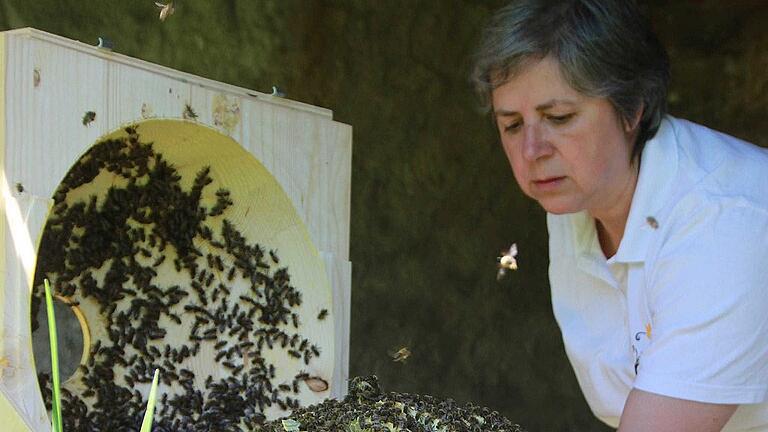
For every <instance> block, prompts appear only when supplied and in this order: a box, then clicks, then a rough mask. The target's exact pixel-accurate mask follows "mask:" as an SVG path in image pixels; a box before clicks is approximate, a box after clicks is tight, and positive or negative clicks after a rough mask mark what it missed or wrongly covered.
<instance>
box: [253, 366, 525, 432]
mask: <svg viewBox="0 0 768 432" xmlns="http://www.w3.org/2000/svg"><path fill="white" fill-rule="evenodd" d="M291 429H294V430H301V431H309V432H336V431H348V432H399V431H411V432H467V431H484V432H485V431H498V432H523V429H522V428H521V427H520V426H519V425H517V424H514V423H512V422H511V421H509V420H508V419H507V418H505V417H504V416H502V415H501V414H499V413H498V412H497V411H492V410H490V409H488V408H484V407H479V406H476V405H473V404H467V405H460V404H458V403H456V402H455V401H454V400H452V399H445V400H441V399H438V398H435V397H432V396H428V395H423V396H422V395H415V394H409V393H396V392H389V393H382V392H381V389H380V387H379V383H378V380H377V378H376V376H375V375H372V376H368V377H355V378H353V379H352V380H351V381H350V384H349V393H348V394H347V396H346V397H345V398H344V400H342V401H338V400H332V399H329V400H326V401H324V402H322V403H319V404H316V405H312V406H309V407H304V408H300V409H297V410H295V411H293V413H291V416H290V417H288V418H284V419H278V420H275V421H271V422H268V423H266V424H264V426H263V427H262V429H261V430H262V431H264V432H283V431H287V430H291Z"/></svg>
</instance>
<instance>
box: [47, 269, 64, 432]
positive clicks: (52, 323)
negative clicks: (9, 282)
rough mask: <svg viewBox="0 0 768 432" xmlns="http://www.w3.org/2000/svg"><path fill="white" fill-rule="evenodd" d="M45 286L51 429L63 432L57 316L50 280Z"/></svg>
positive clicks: (54, 431)
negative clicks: (50, 387)
mask: <svg viewBox="0 0 768 432" xmlns="http://www.w3.org/2000/svg"><path fill="white" fill-rule="evenodd" d="M43 284H44V285H45V305H46V308H47V311H48V336H49V339H50V342H51V379H52V380H53V399H52V402H51V416H52V417H53V418H52V419H51V428H52V429H53V432H63V431H64V428H63V426H62V425H61V386H60V382H59V347H58V343H57V342H56V316H55V315H54V313H53V297H52V296H51V286H50V284H49V283H48V279H45V280H43Z"/></svg>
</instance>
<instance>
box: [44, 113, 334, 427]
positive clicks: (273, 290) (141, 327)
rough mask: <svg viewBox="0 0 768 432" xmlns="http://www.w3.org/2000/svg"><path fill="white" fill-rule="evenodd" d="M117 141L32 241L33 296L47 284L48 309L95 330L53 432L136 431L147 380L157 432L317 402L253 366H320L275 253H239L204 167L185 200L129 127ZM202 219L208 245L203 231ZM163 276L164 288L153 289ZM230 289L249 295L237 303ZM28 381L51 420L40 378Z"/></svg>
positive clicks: (310, 380)
mask: <svg viewBox="0 0 768 432" xmlns="http://www.w3.org/2000/svg"><path fill="white" fill-rule="evenodd" d="M125 132H126V134H127V136H125V137H123V138H116V139H108V140H105V141H102V142H99V143H97V144H96V145H95V146H93V147H92V148H91V149H90V150H89V151H88V152H87V153H86V154H85V155H84V156H83V157H82V158H81V159H80V160H79V161H78V162H77V163H76V164H75V165H74V166H73V167H72V168H71V169H70V171H69V172H68V173H67V175H66V176H65V178H64V180H63V181H62V183H61V185H60V186H59V188H58V189H57V191H56V192H55V194H54V197H53V198H54V207H53V210H52V212H51V215H50V217H49V218H48V221H47V224H46V227H45V230H44V232H43V236H42V240H41V245H40V250H39V255H38V265H37V270H36V273H35V286H36V287H38V288H39V287H41V286H42V281H43V279H44V278H48V279H49V280H50V281H51V282H52V286H53V288H54V291H55V293H56V294H57V296H58V297H60V298H63V299H66V300H67V302H68V303H70V304H72V305H78V304H79V305H81V307H85V306H88V307H90V308H91V310H98V311H99V315H100V316H101V317H102V318H103V325H104V326H105V330H106V336H105V337H98V338H95V340H94V341H93V342H92V343H91V345H90V352H89V355H88V357H87V358H88V360H87V362H86V363H85V364H82V365H80V370H79V377H80V380H81V384H82V386H74V387H73V388H75V387H76V388H84V389H85V390H83V391H81V392H75V391H74V390H67V389H66V388H65V389H63V391H62V412H63V421H64V429H65V430H78V431H91V430H134V428H135V427H136V425H139V424H141V419H142V416H143V414H144V407H145V406H146V401H145V400H144V399H143V396H142V394H141V392H139V391H138V390H137V389H136V387H143V386H145V385H147V386H148V383H150V382H151V381H152V376H153V372H154V370H155V369H159V370H160V376H161V377H162V381H163V383H164V386H163V388H162V389H161V392H160V394H159V395H160V396H159V399H158V408H157V410H156V412H155V427H154V429H153V430H155V431H193V430H205V431H208V430H238V429H242V428H247V429H250V428H253V427H256V426H258V425H260V424H262V423H263V422H264V421H265V419H266V417H265V414H264V412H265V410H266V409H267V408H269V407H275V408H278V407H279V408H280V409H282V410H290V409H297V408H299V402H298V399H297V397H296V395H297V394H298V393H300V386H301V385H306V386H308V387H310V388H311V389H312V390H314V391H324V390H327V388H328V383H327V382H326V381H324V380H323V379H322V378H320V377H312V376H310V375H309V374H307V373H306V372H303V371H300V372H299V373H297V374H296V375H295V376H294V377H293V379H292V380H289V381H288V382H276V381H277V380H276V376H277V372H278V365H276V364H274V362H272V361H270V360H268V359H267V358H266V356H265V353H266V351H270V352H272V351H282V352H283V353H285V355H286V356H290V357H291V358H293V359H295V361H296V362H298V363H299V364H301V365H304V366H306V365H310V363H311V362H312V360H313V359H314V358H316V357H318V356H320V354H321V352H320V347H318V346H317V345H315V344H314V343H312V341H310V340H308V339H307V338H305V337H303V336H302V335H301V334H300V333H299V329H300V322H299V319H298V307H299V306H300V305H301V304H302V296H301V292H300V291H299V290H297V289H296V288H295V287H294V286H292V285H291V276H290V274H289V272H288V268H287V267H285V266H280V265H279V261H280V260H279V257H278V255H277V252H276V251H274V250H272V251H270V252H266V251H265V250H266V249H265V248H264V247H262V246H261V245H259V244H255V243H250V242H249V241H248V239H246V238H245V236H244V235H243V234H242V233H241V232H240V231H238V229H237V227H236V225H235V224H234V223H233V222H232V221H230V220H228V219H227V218H226V216H227V209H228V208H229V207H230V206H232V205H233V204H234V201H233V197H232V196H231V194H230V192H229V191H228V190H226V189H219V190H218V191H216V193H215V203H214V204H212V205H211V206H208V205H206V204H205V203H204V200H203V196H204V192H205V189H206V188H207V187H208V186H209V185H210V184H211V183H213V179H212V177H211V175H210V168H209V167H205V168H203V169H201V170H200V171H199V172H197V175H196V177H195V179H194V182H193V183H192V185H191V188H188V189H185V188H184V187H183V186H182V176H181V175H180V173H179V172H178V171H177V169H176V168H175V167H174V166H173V164H171V163H169V162H168V161H167V160H165V159H164V158H163V155H162V154H161V153H158V152H156V151H155V150H154V149H153V145H152V144H151V143H143V142H141V140H140V136H139V133H138V129H137V127H127V128H125ZM104 174H107V175H109V174H111V175H113V176H114V178H115V179H116V180H119V181H113V186H111V187H109V189H108V190H106V191H104V192H103V193H102V194H101V195H99V196H96V195H91V196H90V197H89V199H87V200H77V199H75V198H73V196H76V195H77V194H76V193H75V194H73V192H76V191H78V190H82V189H80V188H84V187H88V185H90V184H92V182H93V181H94V179H96V177H97V176H99V175H104ZM81 195H82V194H81ZM209 195H210V194H209ZM214 219H216V220H218V221H219V222H220V223H218V224H216V225H215V226H220V229H218V230H217V232H215V231H214V230H213V229H212V228H211V226H214V224H209V223H208V222H210V221H211V220H214ZM166 261H167V262H166ZM171 262H172V263H173V264H172V266H171V265H170V263H171ZM168 272H171V273H172V274H173V278H171V280H173V281H174V283H173V284H172V285H168V284H166V283H164V282H162V280H161V279H162V278H159V277H158V275H159V273H163V274H166V275H167V273H168ZM165 280H168V278H166V279H165ZM234 284H240V285H238V287H240V288H242V287H243V286H245V287H247V288H245V289H247V293H246V294H245V295H238V294H242V292H241V291H235V290H234V289H233V286H235V285H234ZM42 294H43V291H42V290H41V289H36V291H35V293H34V295H33V298H32V313H31V317H32V329H33V331H34V330H35V329H36V328H37V327H38V323H37V322H36V321H35V318H34V317H36V316H37V309H38V308H39V307H40V303H41V298H42ZM325 315H327V310H324V312H321V314H320V316H318V317H317V319H319V320H322V319H324V318H325ZM169 334H170V335H174V337H168V336H169ZM178 335H183V336H182V337H178ZM172 340H173V341H182V342H173V341H172ZM205 353H209V354H210V353H213V354H212V355H208V356H206V354H205ZM270 358H272V357H270ZM200 363H210V364H212V365H215V369H217V370H221V371H224V373H221V374H220V375H221V376H223V377H217V378H215V377H214V376H213V375H208V376H196V374H195V372H194V371H193V369H194V368H193V367H190V365H191V364H200ZM291 375H292V373H291ZM38 379H39V384H40V387H41V391H42V394H43V396H44V398H45V399H46V400H45V402H46V404H47V405H48V406H49V407H50V402H51V401H50V395H51V391H50V377H49V376H48V375H47V374H44V373H41V374H39V375H38Z"/></svg>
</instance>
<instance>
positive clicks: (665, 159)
mask: <svg viewBox="0 0 768 432" xmlns="http://www.w3.org/2000/svg"><path fill="white" fill-rule="evenodd" d="M676 140H677V138H676V136H675V130H674V126H673V124H672V121H671V117H666V118H664V120H662V122H661V125H660V126H659V130H658V131H657V132H656V135H655V136H654V137H653V138H652V139H650V140H648V141H647V142H646V144H645V147H644V148H643V153H642V156H641V157H642V163H641V164H640V174H639V176H638V180H637V186H636V187H635V192H634V194H633V196H632V204H631V205H630V209H629V217H628V218H627V224H626V226H625V227H624V236H623V237H622V239H621V243H620V244H619V249H618V251H617V252H616V255H615V256H614V257H613V262H623V263H629V262H642V261H645V255H646V251H647V250H648V246H649V244H650V242H651V241H652V240H653V237H654V235H655V232H656V229H655V228H654V227H653V226H651V223H652V222H650V223H649V217H650V218H653V221H656V223H658V224H661V223H663V221H661V220H659V216H657V214H658V213H659V211H660V210H661V209H662V208H663V207H664V205H665V204H666V202H667V201H668V198H669V197H670V195H671V193H672V186H673V183H674V178H675V174H676V172H677V158H678V154H677V142H676ZM569 219H570V221H571V223H572V227H573V230H572V233H573V235H574V238H573V240H574V243H575V245H576V248H575V249H576V254H577V255H579V256H581V257H582V258H583V259H586V260H588V261H590V262H591V261H592V260H594V259H597V258H598V257H599V258H600V260H601V261H604V260H605V258H604V257H603V254H602V251H601V249H600V245H599V242H598V241H597V230H596V229H595V221H594V219H593V218H592V217H591V216H589V214H587V212H586V211H581V212H578V213H574V214H571V215H570V217H569Z"/></svg>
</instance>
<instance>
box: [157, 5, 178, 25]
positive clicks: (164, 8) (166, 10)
mask: <svg viewBox="0 0 768 432" xmlns="http://www.w3.org/2000/svg"><path fill="white" fill-rule="evenodd" d="M155 6H157V7H158V8H160V21H165V20H166V19H167V18H168V17H169V16H171V15H173V13H174V12H176V8H174V7H173V2H172V1H169V2H168V3H165V4H163V3H160V2H155Z"/></svg>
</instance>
